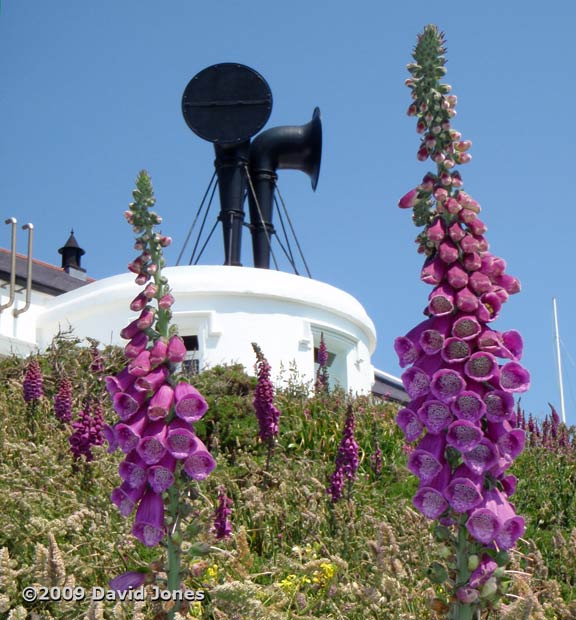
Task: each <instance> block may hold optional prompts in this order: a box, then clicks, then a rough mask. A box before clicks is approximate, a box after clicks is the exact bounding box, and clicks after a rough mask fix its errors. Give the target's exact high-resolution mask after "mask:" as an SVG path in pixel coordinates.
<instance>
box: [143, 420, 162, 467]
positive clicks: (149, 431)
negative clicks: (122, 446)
mask: <svg viewBox="0 0 576 620" xmlns="http://www.w3.org/2000/svg"><path fill="white" fill-rule="evenodd" d="M166 433H167V427H166V424H165V423H164V421H163V420H159V421H157V422H149V423H148V424H147V425H146V428H145V429H144V431H143V432H142V435H141V437H140V441H139V442H138V445H137V446H136V450H137V452H138V454H139V455H140V458H141V459H142V460H143V461H144V462H145V463H146V464H147V465H155V464H156V463H158V461H160V460H161V459H162V457H163V456H164V455H165V454H166Z"/></svg>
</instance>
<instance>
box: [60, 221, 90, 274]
mask: <svg viewBox="0 0 576 620" xmlns="http://www.w3.org/2000/svg"><path fill="white" fill-rule="evenodd" d="M58 254H62V269H64V271H65V272H66V273H70V270H71V269H75V270H76V271H82V272H86V269H83V268H82V267H81V266H80V261H81V257H82V256H84V254H86V252H85V251H84V250H83V249H82V248H81V247H80V246H79V245H78V241H76V237H74V230H71V231H70V236H69V237H68V241H66V243H65V244H64V245H63V246H62V247H61V248H60V249H59V250H58Z"/></svg>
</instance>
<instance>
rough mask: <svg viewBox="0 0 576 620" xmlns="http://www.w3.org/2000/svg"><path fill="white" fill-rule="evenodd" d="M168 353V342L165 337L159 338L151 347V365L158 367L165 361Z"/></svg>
mask: <svg viewBox="0 0 576 620" xmlns="http://www.w3.org/2000/svg"><path fill="white" fill-rule="evenodd" d="M167 355H168V343H167V342H166V341H165V340H164V339H163V338H158V340H156V342H155V343H154V344H153V345H152V348H151V349H150V365H151V366H152V367H156V366H158V365H160V364H162V363H164V362H165V361H166V359H167Z"/></svg>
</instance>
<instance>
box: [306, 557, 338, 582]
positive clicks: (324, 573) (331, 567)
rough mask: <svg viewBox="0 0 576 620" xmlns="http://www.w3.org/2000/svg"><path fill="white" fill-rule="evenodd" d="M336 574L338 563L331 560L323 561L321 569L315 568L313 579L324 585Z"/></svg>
mask: <svg viewBox="0 0 576 620" xmlns="http://www.w3.org/2000/svg"><path fill="white" fill-rule="evenodd" d="M335 574H336V565H335V564H332V563H331V562H322V563H321V564H320V570H315V571H314V575H313V576H312V581H314V583H317V584H318V585H320V586H322V587H324V586H325V585H326V584H328V583H329V582H330V581H332V579H333V577H334V575H335Z"/></svg>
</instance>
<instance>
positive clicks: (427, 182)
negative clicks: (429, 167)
mask: <svg viewBox="0 0 576 620" xmlns="http://www.w3.org/2000/svg"><path fill="white" fill-rule="evenodd" d="M434 183H435V178H434V176H433V175H431V174H429V173H427V174H425V175H424V178H423V179H422V183H421V184H420V186H419V188H418V189H420V190H422V191H423V192H425V193H427V194H429V193H430V192H432V191H433V190H434Z"/></svg>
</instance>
